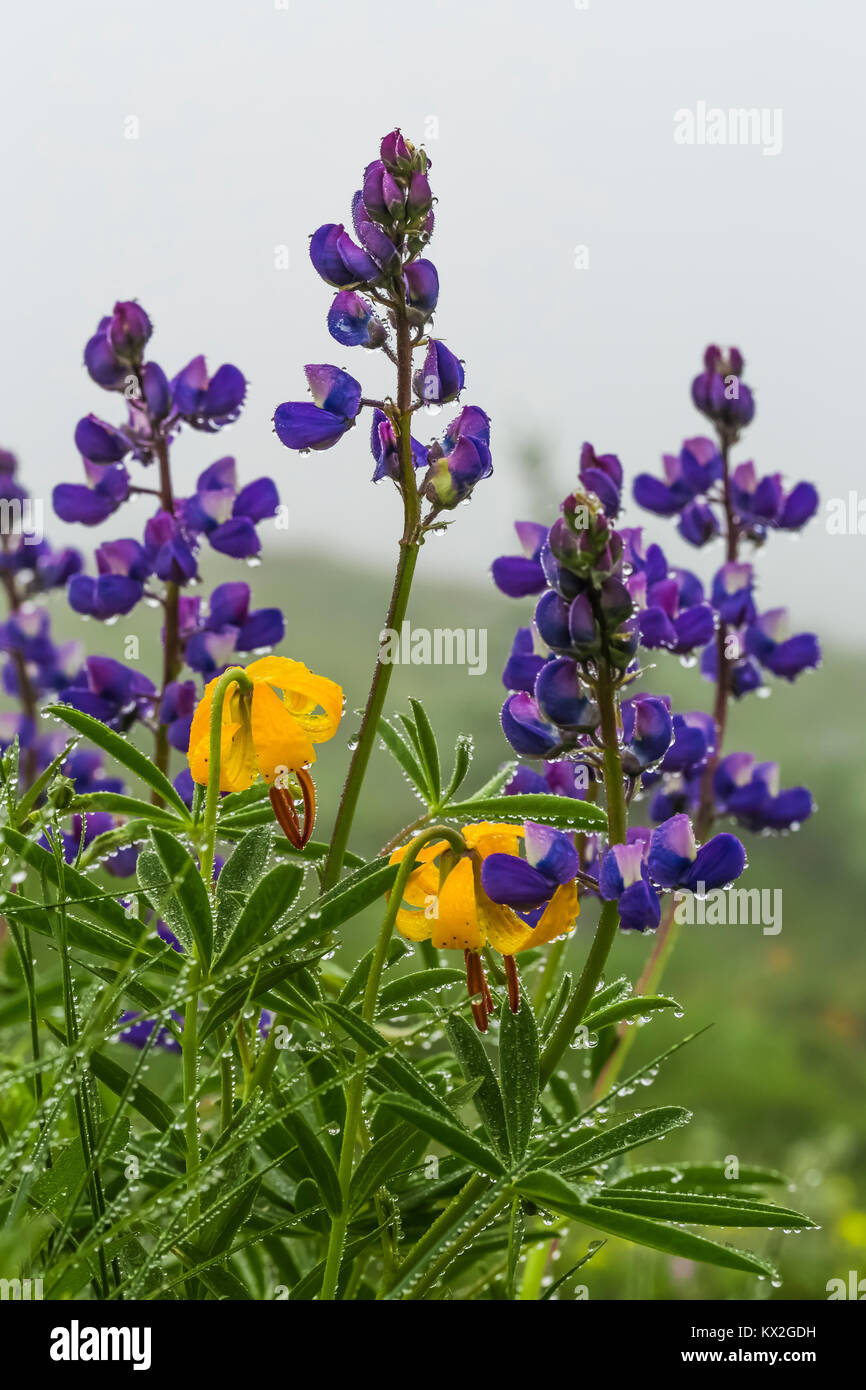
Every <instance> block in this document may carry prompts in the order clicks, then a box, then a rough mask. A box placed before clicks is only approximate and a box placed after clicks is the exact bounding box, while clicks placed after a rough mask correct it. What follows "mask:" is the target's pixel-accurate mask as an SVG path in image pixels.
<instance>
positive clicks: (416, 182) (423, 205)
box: [406, 169, 433, 222]
mask: <svg viewBox="0 0 866 1390" xmlns="http://www.w3.org/2000/svg"><path fill="white" fill-rule="evenodd" d="M432 206H433V194H432V193H431V192H430V181H429V179H428V178H427V175H426V174H425V173H422V171H421V170H420V169H417V170H416V171H415V173H414V174H413V175H412V177H411V178H410V180H409V189H408V192H407V194H406V213H407V215H408V217H409V220H410V221H411V222H417V221H418V219H419V218H421V217H426V216H427V214H428V212H429V211H430V209H431V207H432Z"/></svg>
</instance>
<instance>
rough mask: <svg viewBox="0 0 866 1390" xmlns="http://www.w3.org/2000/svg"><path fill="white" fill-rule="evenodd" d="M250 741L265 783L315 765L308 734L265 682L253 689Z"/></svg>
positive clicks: (313, 751)
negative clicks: (311, 764) (281, 773)
mask: <svg viewBox="0 0 866 1390" xmlns="http://www.w3.org/2000/svg"><path fill="white" fill-rule="evenodd" d="M266 660H278V658H276V657H272V658H266ZM253 664H254V665H255V664H256V663H253ZM252 739H253V744H254V746H255V755H256V758H257V760H258V766H259V771H260V772H261V774H262V776H263V777H264V779H265V781H266V782H268V783H271V782H273V780H274V778H275V777H276V776H277V775H278V774H279V773H280V771H281V770H284V769H288V771H290V772H294V771H295V770H296V769H297V768H299V767H307V766H308V765H309V764H310V763H314V762H315V761H316V752H315V749H314V748H313V745H312V742H311V740H310V736H309V734H308V733H307V732H306V730H305V729H303V728H302V727H301V725H300V724H299V723H298V721H297V719H295V717H294V715H291V714H290V713H289V711H288V710H287V709H286V707H285V705H284V704H283V702H282V700H281V699H280V697H279V695H277V693H276V691H274V690H273V689H272V688H271V686H270V685H268V684H266V683H265V682H264V681H257V682H256V683H255V685H254V686H253V698H252Z"/></svg>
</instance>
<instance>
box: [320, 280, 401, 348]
mask: <svg viewBox="0 0 866 1390" xmlns="http://www.w3.org/2000/svg"><path fill="white" fill-rule="evenodd" d="M328 332H329V333H330V335H331V337H332V338H336V340H337V342H338V343H342V345H343V347H366V348H377V347H381V346H382V344H383V343H384V342H385V339H386V338H387V336H388V333H387V329H386V328H385V325H384V323H383V322H382V320H381V319H380V318H378V316H377V315H376V314H374V312H373V309H372V306H371V305H370V304H369V303H368V302H367V300H366V299H362V297H361V296H360V295H359V294H355V292H354V290H340V292H339V294H336V295H335V296H334V302H333V304H332V305H331V307H330V310H329V311H328Z"/></svg>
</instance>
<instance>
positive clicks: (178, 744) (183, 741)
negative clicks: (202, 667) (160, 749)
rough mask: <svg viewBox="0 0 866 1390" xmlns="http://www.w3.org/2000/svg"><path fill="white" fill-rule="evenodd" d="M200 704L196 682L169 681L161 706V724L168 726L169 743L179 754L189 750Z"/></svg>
mask: <svg viewBox="0 0 866 1390" xmlns="http://www.w3.org/2000/svg"><path fill="white" fill-rule="evenodd" d="M197 703H198V697H197V691H196V686H195V681H169V683H168V685H167V686H166V687H165V691H164V692H163V696H162V700H161V701H160V706H159V722H160V724H166V725H167V726H168V741H169V743H170V745H171V747H172V748H176V749H177V750H178V752H179V753H186V751H187V749H188V748H189V736H190V731H191V729H192V716H193V713H194V711H195V707H196V704H197Z"/></svg>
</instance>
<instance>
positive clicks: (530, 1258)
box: [519, 1241, 550, 1303]
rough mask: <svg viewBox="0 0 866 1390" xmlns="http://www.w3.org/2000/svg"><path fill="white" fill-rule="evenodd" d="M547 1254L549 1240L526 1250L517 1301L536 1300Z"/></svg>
mask: <svg viewBox="0 0 866 1390" xmlns="http://www.w3.org/2000/svg"><path fill="white" fill-rule="evenodd" d="M549 1254H550V1242H549V1241H545V1242H543V1243H542V1244H541V1245H533V1246H531V1247H530V1249H529V1250H528V1251H527V1252H526V1261H525V1263H524V1266H523V1278H522V1279H521V1281H520V1294H519V1301H520V1302H521V1303H534V1302H536V1301H537V1300H538V1297H539V1295H540V1293H541V1281H542V1279H543V1278H544V1271H545V1269H546V1268H547V1259H548V1256H549Z"/></svg>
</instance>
